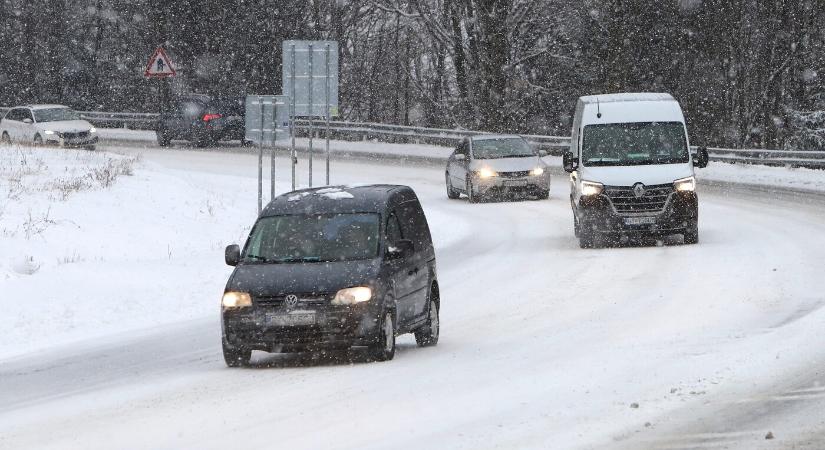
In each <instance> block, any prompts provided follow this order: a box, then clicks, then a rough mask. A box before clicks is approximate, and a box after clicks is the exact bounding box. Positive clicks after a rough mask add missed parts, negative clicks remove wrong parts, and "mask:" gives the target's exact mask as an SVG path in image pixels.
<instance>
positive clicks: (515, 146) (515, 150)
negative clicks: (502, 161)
mask: <svg viewBox="0 0 825 450" xmlns="http://www.w3.org/2000/svg"><path fill="white" fill-rule="evenodd" d="M473 156H474V157H475V158H476V159H498V158H523V157H526V156H535V153H534V152H533V149H532V148H531V147H530V145H528V144H527V142H525V141H524V139H522V138H519V137H514V138H499V139H478V140H473Z"/></svg>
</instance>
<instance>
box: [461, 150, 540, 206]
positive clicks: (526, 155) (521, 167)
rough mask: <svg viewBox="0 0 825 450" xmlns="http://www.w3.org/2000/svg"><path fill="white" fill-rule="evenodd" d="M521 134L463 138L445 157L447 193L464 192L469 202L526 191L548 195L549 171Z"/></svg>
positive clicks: (538, 153) (531, 193)
mask: <svg viewBox="0 0 825 450" xmlns="http://www.w3.org/2000/svg"><path fill="white" fill-rule="evenodd" d="M546 155H547V153H545V152H544V151H539V152H536V151H535V150H534V149H533V148H532V147H531V146H530V144H528V143H527V142H526V141H525V140H524V139H523V138H522V137H521V136H513V135H482V136H473V137H471V138H465V139H464V140H463V141H461V144H459V145H458V147H457V148H456V149H455V151H454V152H453V154H452V155H450V159H449V160H448V161H447V170H446V174H445V178H446V183H447V197H449V198H452V199H455V198H458V197H459V196H460V195H461V194H465V195H466V196H467V199H468V200H469V201H470V203H475V202H477V201H478V200H479V199H481V198H482V197H497V198H499V197H502V196H507V195H509V194H516V193H521V194H527V195H532V196H535V197H538V198H539V199H546V198H548V197H549V196H550V173H549V172H548V168H547V164H545V163H544V161H542V159H541V157H542V156H546Z"/></svg>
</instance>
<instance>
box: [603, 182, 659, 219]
mask: <svg viewBox="0 0 825 450" xmlns="http://www.w3.org/2000/svg"><path fill="white" fill-rule="evenodd" d="M672 193H673V185H672V184H656V185H652V186H645V193H644V195H642V196H641V197H636V194H635V193H634V192H633V187H632V186H605V187H604V194H605V195H606V196H607V197H608V198H609V199H610V202H611V203H613V207H614V208H615V209H616V212H618V213H620V214H627V213H660V212H662V211H664V209H665V205H667V200H668V198H670V194H672Z"/></svg>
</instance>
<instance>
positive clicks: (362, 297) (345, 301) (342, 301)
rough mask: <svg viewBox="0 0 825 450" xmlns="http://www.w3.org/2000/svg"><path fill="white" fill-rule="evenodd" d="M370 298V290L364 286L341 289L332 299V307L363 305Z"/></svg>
mask: <svg viewBox="0 0 825 450" xmlns="http://www.w3.org/2000/svg"><path fill="white" fill-rule="evenodd" d="M371 298H372V289H370V288H368V287H366V286H358V287H351V288H346V289H341V290H340V291H338V293H337V294H335V298H333V299H332V304H333V305H354V304H356V303H363V302H366V301H369V300H370V299H371Z"/></svg>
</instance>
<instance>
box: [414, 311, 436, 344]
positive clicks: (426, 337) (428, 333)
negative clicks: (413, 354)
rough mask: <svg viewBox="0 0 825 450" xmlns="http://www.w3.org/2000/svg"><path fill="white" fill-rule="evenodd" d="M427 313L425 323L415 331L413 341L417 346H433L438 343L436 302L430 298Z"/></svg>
mask: <svg viewBox="0 0 825 450" xmlns="http://www.w3.org/2000/svg"><path fill="white" fill-rule="evenodd" d="M427 315H428V317H427V323H426V324H425V325H424V326H423V327H421V328H419V329H418V330H416V331H415V343H416V344H418V346H419V347H433V346H435V345H437V344H438V335H439V331H440V320H439V318H438V303H436V301H435V300H430V307H429V311H428V313H427Z"/></svg>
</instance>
